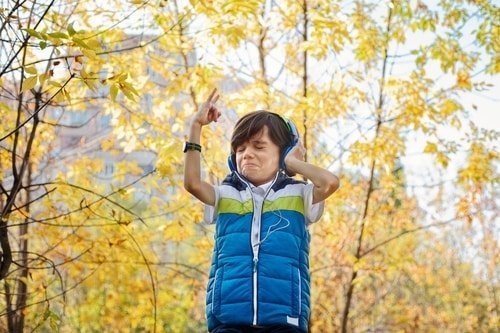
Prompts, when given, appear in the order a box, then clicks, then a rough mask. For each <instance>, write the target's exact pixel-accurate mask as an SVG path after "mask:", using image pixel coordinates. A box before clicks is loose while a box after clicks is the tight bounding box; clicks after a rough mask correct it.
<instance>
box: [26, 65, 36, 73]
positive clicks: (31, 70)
mask: <svg viewBox="0 0 500 333" xmlns="http://www.w3.org/2000/svg"><path fill="white" fill-rule="evenodd" d="M24 71H25V72H26V73H28V74H33V75H36V73H37V72H36V68H35V66H30V67H26V68H24Z"/></svg>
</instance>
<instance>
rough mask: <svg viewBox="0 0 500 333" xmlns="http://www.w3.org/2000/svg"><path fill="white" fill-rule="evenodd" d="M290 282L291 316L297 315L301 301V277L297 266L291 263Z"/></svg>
mask: <svg viewBox="0 0 500 333" xmlns="http://www.w3.org/2000/svg"><path fill="white" fill-rule="evenodd" d="M291 282H292V295H291V296H292V300H291V301H292V303H291V304H292V313H291V315H292V316H299V315H300V312H301V311H300V310H301V302H302V295H301V293H302V290H301V287H302V286H301V283H302V282H301V278H300V270H299V268H298V267H296V266H293V265H291Z"/></svg>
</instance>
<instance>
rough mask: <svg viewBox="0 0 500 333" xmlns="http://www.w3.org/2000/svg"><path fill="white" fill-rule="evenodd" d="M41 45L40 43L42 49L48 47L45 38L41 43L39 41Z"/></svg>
mask: <svg viewBox="0 0 500 333" xmlns="http://www.w3.org/2000/svg"><path fill="white" fill-rule="evenodd" d="M39 45H40V48H41V49H42V50H44V49H45V48H46V47H47V42H46V41H44V40H41V41H40V43H39Z"/></svg>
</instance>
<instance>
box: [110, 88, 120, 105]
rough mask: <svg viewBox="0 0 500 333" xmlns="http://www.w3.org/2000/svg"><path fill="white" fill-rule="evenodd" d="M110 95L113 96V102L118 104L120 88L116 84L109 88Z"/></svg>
mask: <svg viewBox="0 0 500 333" xmlns="http://www.w3.org/2000/svg"><path fill="white" fill-rule="evenodd" d="M109 95H110V96H111V100H112V101H113V102H116V96H117V95H118V86H117V85H116V84H113V85H111V87H110V88H109Z"/></svg>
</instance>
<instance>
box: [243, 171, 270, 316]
mask: <svg viewBox="0 0 500 333" xmlns="http://www.w3.org/2000/svg"><path fill="white" fill-rule="evenodd" d="M236 175H237V176H238V178H240V180H241V181H242V182H244V183H245V184H246V185H247V188H248V189H249V191H250V195H251V196H252V203H253V208H254V210H253V216H252V222H253V219H254V218H255V199H254V196H253V192H252V188H251V187H250V184H249V183H248V182H247V181H245V180H244V179H243V178H242V177H241V176H240V175H239V174H238V173H236ZM278 176H279V171H278V173H277V174H276V177H274V180H273V182H272V183H271V185H270V186H269V188H268V189H267V191H266V193H265V194H264V197H263V198H262V204H261V207H260V217H259V224H258V230H259V234H258V240H257V244H255V245H254V244H251V245H252V252H253V274H252V275H253V277H252V282H253V320H252V325H257V313H258V310H259V309H258V306H257V305H258V302H257V299H258V293H257V286H258V285H257V264H258V262H259V248H260V229H261V227H262V210H263V209H264V201H265V200H266V197H267V195H268V194H269V192H270V191H271V188H272V187H273V185H274V183H276V180H277V179H278ZM252 232H253V228H250V243H252Z"/></svg>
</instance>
